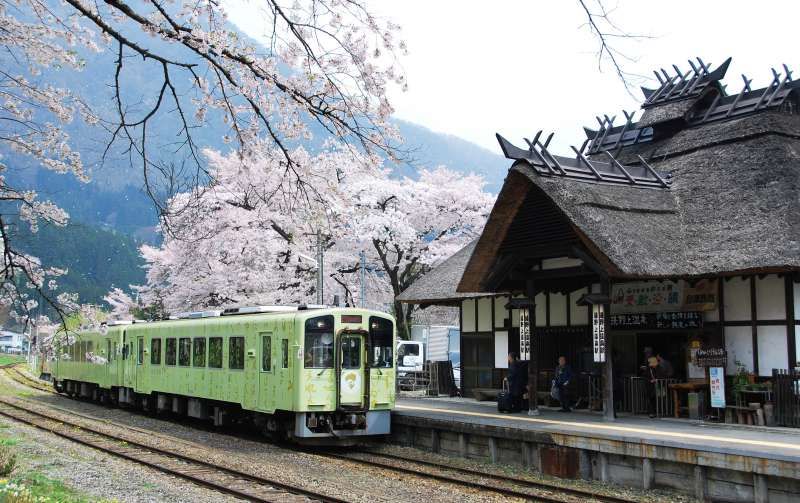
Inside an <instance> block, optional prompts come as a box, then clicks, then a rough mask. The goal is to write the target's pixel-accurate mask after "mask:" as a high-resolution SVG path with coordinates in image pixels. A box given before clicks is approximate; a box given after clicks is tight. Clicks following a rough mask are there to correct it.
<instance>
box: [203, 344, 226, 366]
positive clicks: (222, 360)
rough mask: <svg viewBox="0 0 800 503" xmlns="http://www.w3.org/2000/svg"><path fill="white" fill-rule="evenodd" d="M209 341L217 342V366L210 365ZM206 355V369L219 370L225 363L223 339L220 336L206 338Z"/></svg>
mask: <svg viewBox="0 0 800 503" xmlns="http://www.w3.org/2000/svg"><path fill="white" fill-rule="evenodd" d="M211 341H219V366H212V365H211ZM207 347H208V354H207V357H206V368H209V369H214V370H219V369H221V368H222V367H223V365H224V363H225V338H224V337H222V336H219V337H208V346H207Z"/></svg>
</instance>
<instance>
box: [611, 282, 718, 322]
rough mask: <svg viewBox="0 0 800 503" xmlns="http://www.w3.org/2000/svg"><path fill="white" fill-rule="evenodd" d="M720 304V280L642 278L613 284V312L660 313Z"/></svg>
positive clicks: (702, 309)
mask: <svg viewBox="0 0 800 503" xmlns="http://www.w3.org/2000/svg"><path fill="white" fill-rule="evenodd" d="M716 307H717V280H715V279H701V280H698V281H696V282H694V283H692V284H689V283H687V282H686V281H683V280H680V281H638V282H633V283H617V284H614V285H613V286H612V287H611V312H612V313H614V314H625V313H656V312H667V311H669V312H677V311H712V310H714V309H716Z"/></svg>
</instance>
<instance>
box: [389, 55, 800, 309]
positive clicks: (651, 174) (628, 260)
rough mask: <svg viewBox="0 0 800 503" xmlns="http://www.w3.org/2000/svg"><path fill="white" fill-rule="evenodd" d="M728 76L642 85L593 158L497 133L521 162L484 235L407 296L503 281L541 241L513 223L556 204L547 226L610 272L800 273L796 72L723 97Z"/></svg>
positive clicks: (448, 294)
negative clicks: (639, 100) (636, 106)
mask: <svg viewBox="0 0 800 503" xmlns="http://www.w3.org/2000/svg"><path fill="white" fill-rule="evenodd" d="M726 63H727V62H726ZM723 66H724V67H727V65H726V64H724V65H723ZM723 75H724V71H717V70H715V71H714V72H711V73H707V74H702V72H698V73H697V74H696V75H695V77H693V79H694V80H689V82H699V84H697V85H695V86H694V87H691V84H685V85H682V86H681V87H675V88H674V89H675V90H673V91H671V90H670V89H672V88H671V87H670V85H671V84H669V83H665V84H664V85H663V86H662V88H660V91H648V92H646V93H645V95H646V98H647V101H646V102H645V104H644V105H643V108H644V109H645V114H644V116H643V117H642V118H641V119H640V120H639V121H637V122H633V121H632V120H631V119H630V116H632V114H626V118H628V122H627V123H626V124H625V125H623V126H614V125H613V124H612V122H611V121H608V120H607V121H606V122H604V123H602V124H601V129H600V130H599V131H592V130H589V129H586V133H587V136H588V138H589V140H590V141H591V143H590V145H589V149H588V150H587V151H586V153H585V155H586V157H584V160H581V159H580V155H579V158H578V159H577V160H575V159H571V160H569V161H566V160H565V158H561V157H558V156H554V155H551V154H550V153H549V152H547V150H546V146H547V144H548V143H549V139H548V141H546V142H544V143H537V141H536V139H534V141H533V142H532V146H530V147H529V148H528V149H520V148H518V147H515V146H513V145H511V144H510V143H509V142H508V141H506V140H504V139H503V138H501V137H498V139H499V140H500V144H501V148H502V150H503V151H504V153H505V154H506V156H507V157H509V158H512V159H515V162H514V163H513V164H512V166H511V169H510V171H509V174H508V176H507V178H506V180H505V183H504V186H503V188H502V190H501V192H500V195H499V196H498V200H497V202H496V203H495V207H494V208H493V210H492V214H491V215H490V217H489V221H488V222H487V224H486V226H485V228H484V231H483V234H482V235H481V237H480V238H479V240H478V242H477V244H474V245H470V246H468V247H467V248H465V249H464V250H461V251H460V252H458V253H457V254H456V255H455V256H454V257H452V259H451V260H452V261H453V262H452V263H450V261H447V262H445V263H444V264H442V266H440V267H438V268H436V269H434V270H433V271H431V272H430V273H429V274H428V275H426V276H425V277H424V278H423V279H422V280H421V281H424V283H421V284H420V286H419V292H417V291H414V292H413V293H411V292H412V289H414V288H415V287H417V285H414V286H413V287H412V288H410V289H409V291H408V292H409V293H408V294H407V293H404V294H403V295H401V297H400V298H401V300H406V301H408V300H411V299H419V300H425V301H426V302H428V303H430V302H433V301H435V300H436V298H437V296H438V298H440V299H454V298H458V297H456V295H475V294H462V293H461V292H475V291H481V290H483V291H489V290H491V288H490V287H488V286H487V284H488V283H492V284H497V285H500V284H503V283H502V282H490V281H489V279H490V277H492V276H493V275H494V278H496V277H497V275H498V274H513V273H511V272H506V273H504V272H503V267H501V266H500V264H503V262H502V260H506V262H505V264H508V257H509V254H512V255H513V254H514V253H517V252H515V251H514V250H515V249H519V246H528V248H525V250H527V253H528V254H529V255H530V254H531V252H530V247H531V246H536V245H538V244H540V243H541V241H540V240H538V239H537V238H536V237H535V236H533V235H530V236H527V237H525V236H523V237H524V239H527V240H528V241H525V242H523V243H522V244H520V243H521V242H520V239H521V238H520V236H519V234H520V232H518V231H513V232H511V233H509V232H508V230H509V228H512V224H513V225H515V227H514V228H515V229H518V230H519V229H530V228H532V227H533V226H535V224H536V222H537V221H538V220H537V219H539V220H541V219H543V218H545V216H544V215H545V213H546V212H545V211H544V210H546V209H547V208H552V209H553V211H555V212H556V213H552V214H553V215H558V216H557V218H556V217H548V218H551V220H550V222H551V223H549V224H547V225H549V226H550V227H546V229H549V230H548V231H547V232H549V233H550V234H549V236H550V237H552V236H560V235H564V236H566V235H570V236H572V238H571V239H572V240H573V241H574V242H577V243H578V245H579V246H580V247H581V248H582V249H583V250H584V252H588V256H589V257H591V258H592V259H594V261H595V262H596V263H597V264H599V265H600V267H602V268H603V269H604V271H605V273H606V274H608V275H609V276H610V277H612V278H617V279H624V278H691V277H702V276H718V275H732V274H742V273H751V272H752V273H760V272H780V271H800V114H799V113H798V112H799V111H800V81H788V79H787V81H786V82H783V83H781V81H780V80H779V79H778V78H777V77H776V79H775V80H774V82H773V83H772V84H771V85H770V86H768V87H767V88H764V89H758V90H751V89H750V88H749V85H746V86H745V87H746V89H743V90H742V91H741V93H739V95H736V96H734V95H730V96H728V95H725V93H724V87H722V86H721V85H720V84H719V82H718V81H719V79H720V78H722V76H723ZM701 86H702V87H704V89H703V91H702V92H699V91H697V88H699V87H701ZM673 87H674V85H673ZM684 87H686V88H687V91H686V92H685V93H682V91H681V89H682V88H684ZM688 89H692V90H691V91H688ZM653 96H655V97H657V98H658V99H653V98H652V97H653ZM665 96H666V98H665ZM537 138H538V135H537ZM607 152H608V153H611V154H612V156H611V157H610V156H609V155H608V153H607ZM590 164H591V165H590ZM581 170H582V171H581ZM620 173H624V174H625V176H624V177H622V176H620ZM660 177H663V180H665V181H663V183H660V184H659V183H656V182H657V181H662V180H661V178H660ZM523 201H527V202H526V203H525V204H523ZM537 201H538V202H537ZM534 203H535V204H534ZM537 205H538V206H537ZM532 208H537V209H536V210H533V209H532ZM515 222H516V224H515ZM552 222H561V223H557V225H560V226H561V227H562V228H567V230H568V233H561V234H558V233H556V231H555V230H553V229H554V228H553V227H552V225H553V224H552ZM543 229H545V227H543ZM554 233H555V234H554ZM531 240H533V241H531ZM511 241H513V244H514V246H516V247H517V248H513V247H511V246H510V242H511ZM504 243H505V244H504ZM525 243H528V244H527V245H525ZM570 246H572V245H570ZM473 247H474V249H473ZM581 253H583V252H581ZM467 255H469V256H468V257H467ZM502 257H505V259H502ZM512 270H513V268H508V269H507V271H512ZM462 273H463V274H462ZM454 282H458V286H457V288H456V287H455V284H454ZM422 292H424V293H422Z"/></svg>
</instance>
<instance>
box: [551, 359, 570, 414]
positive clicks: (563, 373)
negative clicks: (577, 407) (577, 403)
mask: <svg viewBox="0 0 800 503" xmlns="http://www.w3.org/2000/svg"><path fill="white" fill-rule="evenodd" d="M555 376H556V377H555V379H553V385H554V386H555V387H556V388H557V389H558V401H559V402H561V412H572V409H571V408H570V401H569V389H568V388H567V386H569V382H570V381H571V380H572V367H570V366H569V365H567V358H566V357H565V356H559V357H558V367H556V371H555Z"/></svg>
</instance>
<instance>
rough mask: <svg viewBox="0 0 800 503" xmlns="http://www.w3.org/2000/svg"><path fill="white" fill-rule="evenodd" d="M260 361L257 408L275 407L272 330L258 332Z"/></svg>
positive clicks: (268, 408)
mask: <svg viewBox="0 0 800 503" xmlns="http://www.w3.org/2000/svg"><path fill="white" fill-rule="evenodd" d="M258 338H259V341H258V343H259V345H260V349H261V352H260V354H261V362H260V363H259V369H258V408H259V409H262V410H273V409H274V408H275V398H274V396H275V371H274V367H275V361H274V359H273V357H272V332H261V333H260V334H258Z"/></svg>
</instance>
